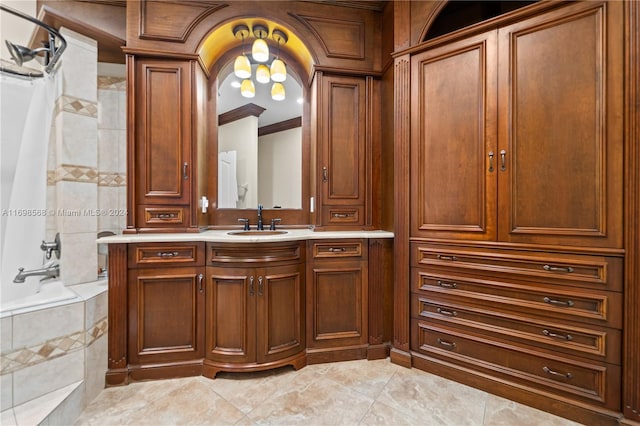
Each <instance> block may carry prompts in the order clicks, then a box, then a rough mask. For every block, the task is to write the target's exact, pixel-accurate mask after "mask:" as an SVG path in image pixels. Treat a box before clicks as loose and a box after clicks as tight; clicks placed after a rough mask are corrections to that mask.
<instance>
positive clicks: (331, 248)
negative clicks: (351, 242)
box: [329, 247, 347, 253]
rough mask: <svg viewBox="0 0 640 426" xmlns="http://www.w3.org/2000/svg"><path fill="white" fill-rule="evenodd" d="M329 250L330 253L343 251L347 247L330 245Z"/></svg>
mask: <svg viewBox="0 0 640 426" xmlns="http://www.w3.org/2000/svg"><path fill="white" fill-rule="evenodd" d="M329 251H330V252H331V253H344V252H345V251H347V249H346V248H344V247H330V248H329Z"/></svg>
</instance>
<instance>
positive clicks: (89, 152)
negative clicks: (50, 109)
mask: <svg viewBox="0 0 640 426" xmlns="http://www.w3.org/2000/svg"><path fill="white" fill-rule="evenodd" d="M60 116H61V119H60V120H59V121H58V123H57V124H58V126H59V127H60V130H59V131H57V132H58V135H60V136H61V138H62V139H60V140H58V145H57V151H56V158H57V162H58V165H60V164H78V165H82V166H87V167H98V122H97V120H96V119H95V118H94V117H87V116H83V115H79V114H74V113H71V112H67V111H62V112H61V113H60Z"/></svg>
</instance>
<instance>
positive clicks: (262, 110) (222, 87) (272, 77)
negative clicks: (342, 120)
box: [203, 19, 312, 226]
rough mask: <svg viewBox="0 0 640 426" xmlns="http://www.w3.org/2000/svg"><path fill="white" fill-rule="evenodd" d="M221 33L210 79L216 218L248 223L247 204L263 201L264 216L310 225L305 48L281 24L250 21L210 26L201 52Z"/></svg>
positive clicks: (249, 207) (219, 222) (223, 222)
mask: <svg viewBox="0 0 640 426" xmlns="http://www.w3.org/2000/svg"><path fill="white" fill-rule="evenodd" d="M242 28H244V31H243V32H241V30H239V29H242ZM223 37H232V38H233V40H228V41H227V42H226V43H225V44H226V45H227V48H226V50H224V51H222V52H220V53H219V54H218V56H217V60H215V61H214V62H213V64H212V68H211V74H212V77H214V78H213V79H211V80H210V81H211V84H212V87H211V92H212V93H216V95H217V96H216V105H215V117H212V119H215V121H216V125H215V128H216V129H217V131H216V132H215V134H216V138H215V147H216V148H215V149H214V150H213V151H214V152H215V154H216V155H215V160H214V159H213V156H212V157H211V160H212V161H215V166H214V165H213V164H210V166H213V167H215V170H216V172H214V173H213V176H212V178H213V179H214V180H215V184H214V185H213V186H211V187H210V192H213V191H215V199H216V205H215V210H214V212H213V218H212V219H213V221H214V222H213V224H214V225H231V224H237V223H238V222H237V220H238V219H239V218H248V219H250V222H251V223H252V224H253V223H254V219H253V213H252V212H250V211H249V210H253V211H255V210H256V209H257V207H258V205H262V206H263V208H264V215H265V219H266V220H269V219H272V218H280V219H282V225H283V226H286V225H308V224H309V223H310V205H311V202H310V195H309V194H310V185H309V182H310V175H311V172H312V170H311V164H310V160H309V159H310V151H311V150H310V130H309V122H310V118H309V110H310V107H309V105H310V103H309V99H308V98H309V92H310V89H309V83H308V75H309V70H310V64H311V61H310V60H309V59H308V58H309V54H308V50H307V49H306V47H304V44H303V43H302V42H301V41H300V39H298V38H297V37H296V36H295V35H294V34H291V33H289V32H288V31H287V30H286V29H285V28H283V27H282V26H279V25H276V24H275V23H272V22H270V21H261V20H257V19H248V20H245V21H243V22H238V21H234V22H229V23H228V24H225V26H224V27H221V28H219V29H217V30H216V31H214V32H213V33H212V34H211V35H210V36H209V38H208V39H207V41H206V42H205V43H204V46H205V48H204V49H203V52H205V53H206V52H208V51H211V52H214V53H215V48H218V51H219V50H220V44H216V43H215V42H214V41H215V40H218V41H219V42H221V41H222V39H223ZM260 38H262V39H264V40H265V41H266V44H267V46H268V51H269V53H268V54H266V55H265V57H264V58H263V59H262V60H257V59H255V58H254V57H253V55H252V45H253V43H254V41H255V40H257V39H260ZM207 47H208V50H207ZM212 56H213V53H212ZM239 57H240V59H238V58H239ZM242 57H244V58H242ZM301 58H303V59H301ZM301 60H302V61H303V62H301ZM238 61H240V62H241V63H242V65H241V68H242V72H238V63H239V62H238ZM277 61H280V62H282V64H280V65H284V69H285V72H284V75H282V74H283V73H282V71H281V68H279V67H277V66H275V65H273V64H274V62H277ZM272 65H273V66H272ZM213 85H215V86H213Z"/></svg>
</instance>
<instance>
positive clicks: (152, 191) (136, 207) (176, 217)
mask: <svg viewBox="0 0 640 426" xmlns="http://www.w3.org/2000/svg"><path fill="white" fill-rule="evenodd" d="M128 62H129V77H128V84H129V90H130V91H131V93H134V94H135V96H130V97H129V105H128V108H129V110H130V111H133V114H130V117H131V118H130V120H132V124H133V125H132V126H130V128H131V129H134V130H132V131H131V132H132V134H130V135H129V153H130V155H129V158H128V176H129V181H128V187H129V191H128V194H129V195H128V196H129V200H128V204H129V210H130V213H129V223H128V224H127V228H128V230H127V232H137V231H145V230H148V231H158V230H160V231H165V232H168V231H174V232H175V231H183V232H184V231H189V230H191V228H196V229H197V219H196V218H195V216H196V212H195V210H194V209H195V206H194V205H193V203H194V195H193V194H194V193H195V191H196V188H197V186H198V182H196V181H197V179H196V176H197V164H196V163H197V161H201V162H204V161H205V159H204V158H200V157H204V155H203V152H198V150H199V149H200V148H199V146H200V145H202V143H203V136H202V135H203V131H202V129H203V128H204V127H203V126H204V123H203V122H202V120H203V117H197V115H196V114H195V112H196V110H197V109H198V108H199V105H200V104H201V103H202V102H203V99H201V98H202V95H201V94H198V93H197V90H196V88H197V87H198V86H199V85H201V84H202V81H201V80H202V79H201V78H199V74H198V73H200V72H201V71H200V70H199V66H198V64H197V62H196V61H194V60H190V59H169V58H146V57H139V56H134V55H129V56H128ZM198 120H200V121H198ZM200 185H202V183H200Z"/></svg>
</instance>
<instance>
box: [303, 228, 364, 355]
mask: <svg viewBox="0 0 640 426" xmlns="http://www.w3.org/2000/svg"><path fill="white" fill-rule="evenodd" d="M308 252H309V256H310V258H311V259H310V261H309V262H308V267H307V356H308V358H309V363H318V362H328V361H339V360H340V361H342V360H348V359H361V358H366V357H367V348H368V337H369V334H368V315H369V310H368V263H367V261H368V246H367V241H366V240H359V239H358V240H319V241H309V242H308Z"/></svg>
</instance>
